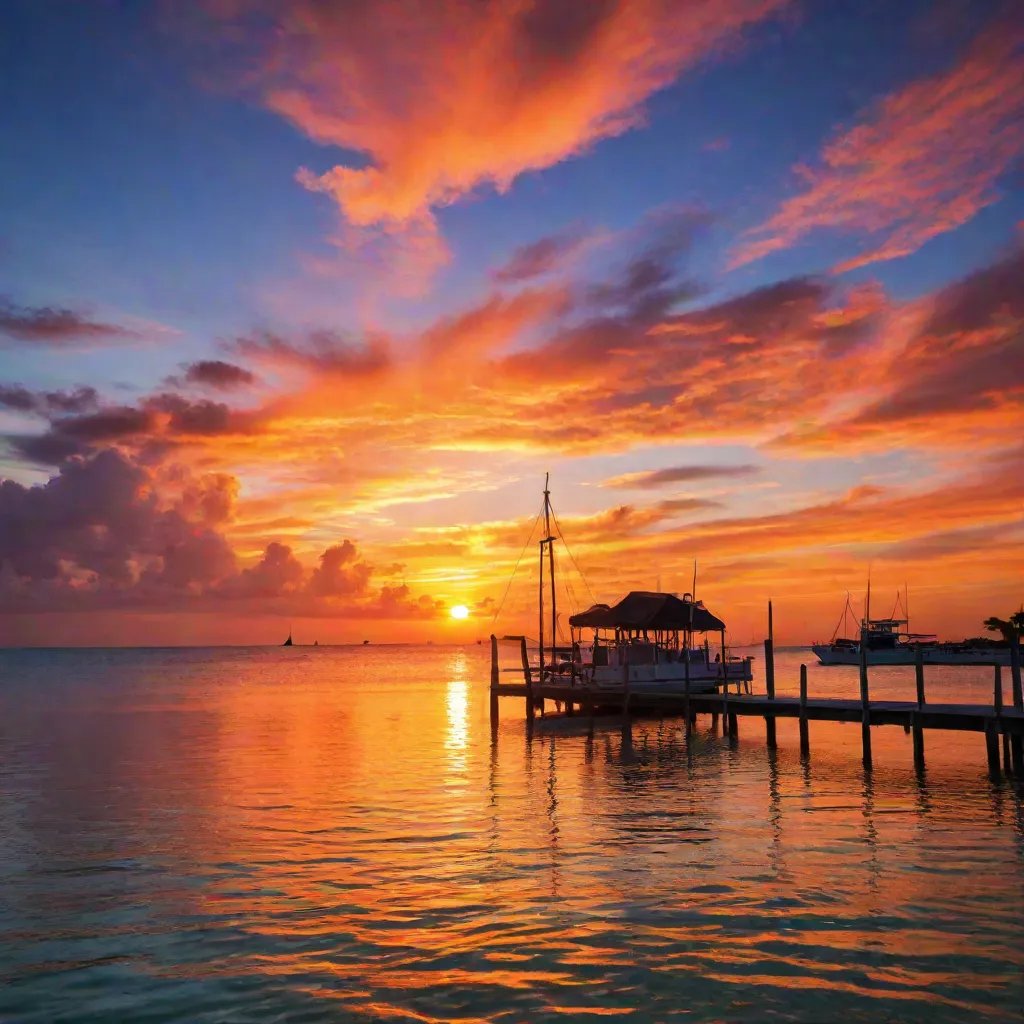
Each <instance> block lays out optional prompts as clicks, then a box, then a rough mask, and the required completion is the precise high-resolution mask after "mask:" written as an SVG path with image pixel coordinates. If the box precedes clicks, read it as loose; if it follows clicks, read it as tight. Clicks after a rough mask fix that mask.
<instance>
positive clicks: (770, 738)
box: [764, 601, 776, 750]
mask: <svg viewBox="0 0 1024 1024" xmlns="http://www.w3.org/2000/svg"><path fill="white" fill-rule="evenodd" d="M772 632H773V630H772V603H771V601H769V602H768V639H767V640H765V642H764V685H765V690H766V691H767V692H768V699H769V700H775V638H774V637H773V636H772ZM764 731H765V737H766V742H767V744H768V748H769V750H772V749H774V748H775V745H776V744H775V716H774V715H765V719H764Z"/></svg>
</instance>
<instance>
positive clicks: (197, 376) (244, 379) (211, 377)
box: [184, 359, 256, 391]
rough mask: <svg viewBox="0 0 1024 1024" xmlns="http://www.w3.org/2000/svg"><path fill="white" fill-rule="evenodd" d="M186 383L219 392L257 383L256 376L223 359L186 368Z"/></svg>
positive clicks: (201, 362)
mask: <svg viewBox="0 0 1024 1024" xmlns="http://www.w3.org/2000/svg"><path fill="white" fill-rule="evenodd" d="M184 382H185V383H186V384H199V385H202V386H204V387H209V388H213V389H215V390H218V391H232V390H235V389H236V388H240V387H245V386H247V385H250V384H255V383H256V375H255V374H254V373H251V372H250V371H249V370H246V369H245V368H244V367H242V366H236V365H235V364H234V363H226V362H224V361H223V360H221V359H201V360H199V361H198V362H195V363H189V364H188V365H187V366H186V367H185V376H184Z"/></svg>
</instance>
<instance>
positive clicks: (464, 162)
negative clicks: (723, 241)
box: [227, 0, 788, 226]
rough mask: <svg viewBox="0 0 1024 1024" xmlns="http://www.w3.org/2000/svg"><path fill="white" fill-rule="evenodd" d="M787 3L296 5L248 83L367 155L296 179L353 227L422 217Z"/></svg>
mask: <svg viewBox="0 0 1024 1024" xmlns="http://www.w3.org/2000/svg"><path fill="white" fill-rule="evenodd" d="M787 3H788V0H689V2H687V3H679V2H677V0H626V2H615V3H613V2H609V0H595V2H589V3H571V2H570V3H550V2H518V3H480V2H476V0H437V2H435V3H430V4H407V3H400V2H395V0H360V2H349V3H345V4H340V5H339V4H335V3H321V2H315V0H301V2H294V3H290V4H287V5H284V6H283V7H281V6H278V7H272V8H271V11H272V13H273V18H274V24H273V29H272V31H271V32H269V33H267V35H266V36H265V37H264V38H263V39H262V40H261V42H262V45H263V46H264V48H265V52H264V59H263V64H262V69H261V71H260V72H258V74H257V77H258V79H259V84H260V87H261V89H262V91H263V95H264V100H265V102H266V104H267V105H268V106H269V107H270V108H271V109H272V110H274V111H276V112H277V113H279V114H281V115H283V116H284V117H286V118H288V119H289V120H290V121H292V122H293V123H294V124H295V125H296V126H298V127H299V128H300V129H301V130H302V131H303V132H305V133H306V134H308V135H309V136H310V137H311V138H313V139H315V140H317V141H318V142H322V143H326V144H330V145H334V146H338V147H341V148H344V149H347V150H351V151H355V152H358V153H363V154H366V155H367V156H368V158H369V160H370V163H369V164H368V165H367V166H349V165H345V166H341V165H339V166H336V167H334V168H332V169H331V170H329V171H327V172H326V173H323V174H316V173H314V172H312V171H310V170H307V169H303V170H302V171H300V172H299V180H300V181H301V182H302V183H303V184H305V185H306V186H307V187H308V188H311V189H315V190H318V191H323V192H326V193H327V194H329V195H331V196H332V197H333V198H334V199H335V200H336V201H337V203H338V205H339V206H340V208H341V209H342V210H343V211H344V214H345V216H346V218H347V219H348V220H349V222H350V223H352V224H355V225H361V226H371V225H381V224H389V223H390V224H415V223H417V222H419V223H421V224H422V223H423V222H424V221H425V220H429V219H430V213H429V211H430V210H431V209H433V208H435V207H437V206H442V205H445V204H448V203H451V202H453V201H455V200H456V199H459V198H460V197H462V196H464V195H466V194H468V193H470V192H472V191H473V190H474V189H476V188H478V187H480V186H483V185H492V186H494V187H495V188H497V189H498V190H499V191H503V190H505V189H507V188H508V187H509V186H510V185H511V184H512V182H513V181H514V180H515V179H516V178H517V177H518V176H519V175H520V174H523V173H524V172H527V171H531V170H541V169H543V168H546V167H550V166H552V165H553V164H556V163H558V162H559V161H561V160H564V159H566V158H567V157H571V156H574V155H576V154H578V153H580V152H582V151H583V150H585V149H586V148H587V147H588V146H590V145H592V144H593V143H595V142H597V141H599V140H600V139H605V138H608V137H611V136H614V135H619V134H621V133H622V132H625V131H627V130H628V129H630V128H633V127H635V126H636V125H637V124H639V123H641V122H642V120H643V104H644V101H645V100H646V99H647V98H648V97H649V96H650V95H651V94H652V93H654V92H656V91H657V90H659V89H662V88H664V87H665V86H667V85H669V84H671V83H672V82H673V81H674V80H675V79H676V78H677V77H678V76H679V75H680V74H682V73H683V72H684V71H686V70H687V69H690V68H693V67H695V66H696V65H697V64H698V63H700V62H701V61H704V60H706V59H707V57H708V55H709V54H710V53H713V52H715V51H719V50H721V49H722V48H723V47H725V46H728V45H731V44H733V43H735V42H736V40H737V39H738V38H739V37H740V36H741V34H742V33H743V32H744V30H746V29H748V28H750V27H751V26H753V25H755V24H757V23H758V22H760V21H762V20H764V19H765V18H767V17H769V16H770V15H772V14H775V13H776V12H778V11H779V10H781V9H782V8H783V7H784V6H786V5H787ZM262 6H263V5H261V4H259V3H250V4H242V5H231V6H230V7H229V8H227V10H229V11H231V12H232V13H234V14H236V15H237V14H238V11H239V10H241V11H243V12H246V13H248V12H251V11H253V10H257V11H258V10H261V9H262ZM237 23H239V24H244V25H246V27H250V28H251V27H252V23H251V22H248V21H246V20H245V18H244V16H239V17H238V18H237ZM236 27H237V26H236Z"/></svg>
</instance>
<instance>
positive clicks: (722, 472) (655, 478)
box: [601, 465, 758, 490]
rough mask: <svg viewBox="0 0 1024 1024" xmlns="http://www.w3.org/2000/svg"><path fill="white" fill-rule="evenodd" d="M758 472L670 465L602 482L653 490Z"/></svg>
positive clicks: (744, 467)
mask: <svg viewBox="0 0 1024 1024" xmlns="http://www.w3.org/2000/svg"><path fill="white" fill-rule="evenodd" d="M757 472H758V467H757V466H751V465H740V466H669V467H668V468H666V469H652V470H647V471H644V472H639V473H624V474H623V475H622V476H616V477H612V478H611V479H610V480H605V481H604V483H602V484H601V486H602V487H625V488H637V489H640V490H651V489H653V488H656V487H665V486H667V485H669V484H679V483H692V482H694V481H697V480H714V479H719V478H728V477H738V476H750V475H751V474H753V473H757Z"/></svg>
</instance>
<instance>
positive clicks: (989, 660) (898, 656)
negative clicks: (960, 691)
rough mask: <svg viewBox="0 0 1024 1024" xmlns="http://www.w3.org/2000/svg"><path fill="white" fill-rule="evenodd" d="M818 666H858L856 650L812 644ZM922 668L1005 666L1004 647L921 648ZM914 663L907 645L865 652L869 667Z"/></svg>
mask: <svg viewBox="0 0 1024 1024" xmlns="http://www.w3.org/2000/svg"><path fill="white" fill-rule="evenodd" d="M811 650H812V651H814V653H815V655H817V658H818V661H820V662H821V664H822V665H859V664H860V651H859V650H857V649H856V648H839V649H837V648H833V647H832V646H831V645H829V644H814V645H812V647H811ZM922 660H923V662H924V664H925V665H992V664H996V665H1009V664H1010V649H1009V648H1008V647H990V648H969V647H968V648H962V649H959V650H957V649H950V648H943V647H941V646H939V647H924V648H922ZM916 661H917V650H916V649H915V648H913V647H910V646H903V647H897V648H895V649H883V650H874V651H873V650H869V651H868V656H867V663H868V664H869V665H913V664H915V663H916Z"/></svg>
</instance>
